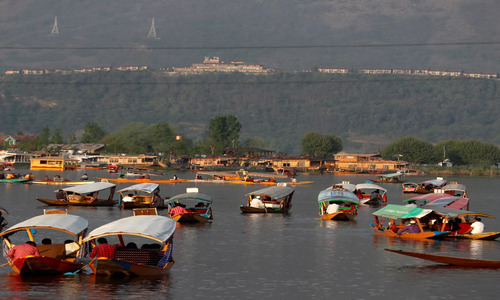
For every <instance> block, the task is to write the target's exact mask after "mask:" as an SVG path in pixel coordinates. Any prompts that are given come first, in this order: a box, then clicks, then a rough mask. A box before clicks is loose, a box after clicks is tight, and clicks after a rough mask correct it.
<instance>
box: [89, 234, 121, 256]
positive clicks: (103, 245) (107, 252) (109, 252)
mask: <svg viewBox="0 0 500 300" xmlns="http://www.w3.org/2000/svg"><path fill="white" fill-rule="evenodd" d="M97 242H98V243H99V245H97V246H95V247H94V249H93V250H92V253H90V257H91V258H94V257H97V258H99V257H106V258H109V259H114V258H115V252H116V248H118V247H120V245H119V244H116V245H110V244H108V240H107V239H106V238H103V237H101V238H98V239H97Z"/></svg>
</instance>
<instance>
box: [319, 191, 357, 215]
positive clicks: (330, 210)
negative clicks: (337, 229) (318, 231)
mask: <svg viewBox="0 0 500 300" xmlns="http://www.w3.org/2000/svg"><path fill="white" fill-rule="evenodd" d="M359 204H360V202H359V198H358V196H356V195H355V194H354V193H352V192H349V191H345V190H336V189H331V188H328V189H325V190H323V191H321V192H319V195H318V205H319V215H320V220H338V221H352V220H354V217H355V216H356V215H357V214H358V205H359Z"/></svg>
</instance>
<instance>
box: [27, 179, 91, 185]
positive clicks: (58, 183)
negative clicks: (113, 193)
mask: <svg viewBox="0 0 500 300" xmlns="http://www.w3.org/2000/svg"><path fill="white" fill-rule="evenodd" d="M33 183H34V184H44V185H80V184H91V183H95V181H93V180H77V181H72V180H64V181H56V180H35V181H33Z"/></svg>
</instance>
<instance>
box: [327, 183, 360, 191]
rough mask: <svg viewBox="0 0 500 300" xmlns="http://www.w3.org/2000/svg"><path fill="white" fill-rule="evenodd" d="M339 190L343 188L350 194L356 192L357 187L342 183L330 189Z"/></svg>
mask: <svg viewBox="0 0 500 300" xmlns="http://www.w3.org/2000/svg"><path fill="white" fill-rule="evenodd" d="M338 188H343V189H345V190H347V191H349V192H354V191H355V190H356V185H355V184H352V183H349V182H342V183H337V184H334V185H333V186H332V187H330V189H338Z"/></svg>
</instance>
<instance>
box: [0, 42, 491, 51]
mask: <svg viewBox="0 0 500 300" xmlns="http://www.w3.org/2000/svg"><path fill="white" fill-rule="evenodd" d="M498 44H500V42H496V41H490V42H482V41H475V42H450V43H394V44H354V45H342V44H338V45H335V44H332V45H260V46H259V45H255V46H0V50H239V49H314V48H389V47H432V46H481V45H498Z"/></svg>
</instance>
